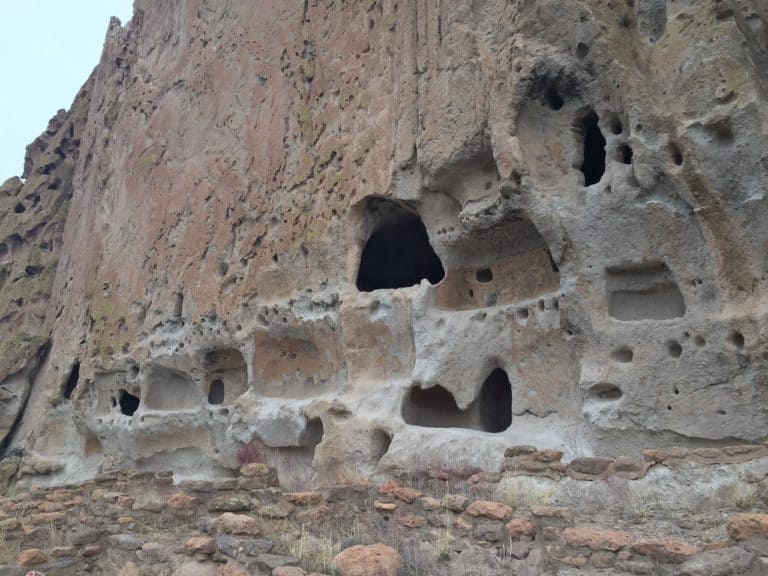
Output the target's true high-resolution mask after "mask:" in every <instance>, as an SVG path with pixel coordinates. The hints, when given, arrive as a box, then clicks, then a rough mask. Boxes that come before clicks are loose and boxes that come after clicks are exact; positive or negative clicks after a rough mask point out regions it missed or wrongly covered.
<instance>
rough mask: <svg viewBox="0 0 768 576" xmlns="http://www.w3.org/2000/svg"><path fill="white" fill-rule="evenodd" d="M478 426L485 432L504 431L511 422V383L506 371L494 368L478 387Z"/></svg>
mask: <svg viewBox="0 0 768 576" xmlns="http://www.w3.org/2000/svg"><path fill="white" fill-rule="evenodd" d="M479 401H480V406H479V408H480V409H479V416H480V427H481V428H482V429H483V430H485V431H486V432H504V430H506V429H507V428H509V425H510V424H512V385H511V384H510V383H509V378H508V377H507V373H506V372H504V370H502V369H501V368H496V369H495V370H493V372H491V373H490V374H489V375H488V378H486V379H485V382H483V387H482V388H481V389H480V398H479Z"/></svg>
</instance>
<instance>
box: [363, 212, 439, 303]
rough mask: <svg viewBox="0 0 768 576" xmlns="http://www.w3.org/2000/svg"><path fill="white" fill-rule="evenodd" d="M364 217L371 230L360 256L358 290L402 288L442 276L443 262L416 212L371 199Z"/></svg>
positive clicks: (435, 280) (432, 280)
mask: <svg viewBox="0 0 768 576" xmlns="http://www.w3.org/2000/svg"><path fill="white" fill-rule="evenodd" d="M365 218H366V220H367V222H368V224H369V225H370V224H372V225H373V226H372V227H373V233H372V234H371V235H370V237H369V238H368V241H367V242H366V244H365V247H364V248H363V251H362V254H361V256H360V266H359V268H358V273H357V289H358V290H360V291H362V292H371V291H373V290H380V289H384V288H405V287H408V286H413V285H414V284H418V283H419V282H421V280H422V279H424V278H426V279H427V280H428V281H429V282H430V283H431V284H437V283H438V282H440V281H441V280H442V279H443V277H444V276H445V271H444V270H443V265H442V263H441V262H440V258H439V257H438V256H437V254H436V253H435V251H434V249H433V248H432V246H431V244H430V243H429V236H428V235H427V229H426V227H425V226H424V223H423V222H422V221H421V218H420V217H419V215H418V214H416V213H415V212H413V211H411V210H408V209H406V208H405V207H403V206H401V205H399V204H397V203H395V202H392V201H390V200H384V199H382V198H370V199H369V200H368V201H367V204H366V206H365Z"/></svg>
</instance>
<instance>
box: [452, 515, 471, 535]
mask: <svg viewBox="0 0 768 576" xmlns="http://www.w3.org/2000/svg"><path fill="white" fill-rule="evenodd" d="M455 526H456V529H457V530H461V531H462V532H469V531H471V530H472V528H473V524H472V522H469V521H467V520H464V518H456V524H455Z"/></svg>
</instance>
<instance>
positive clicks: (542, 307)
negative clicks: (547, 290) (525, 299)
mask: <svg viewBox="0 0 768 576" xmlns="http://www.w3.org/2000/svg"><path fill="white" fill-rule="evenodd" d="M539 310H544V300H539Z"/></svg>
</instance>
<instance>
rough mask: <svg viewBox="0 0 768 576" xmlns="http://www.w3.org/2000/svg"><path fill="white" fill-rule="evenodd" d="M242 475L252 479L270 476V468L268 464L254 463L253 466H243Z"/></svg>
mask: <svg viewBox="0 0 768 576" xmlns="http://www.w3.org/2000/svg"><path fill="white" fill-rule="evenodd" d="M240 475H241V476H248V477H250V478H253V477H259V476H268V475H269V467H268V466H267V465H266V464H261V463H258V462H252V463H251V464H246V465H245V466H242V467H241V468H240Z"/></svg>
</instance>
